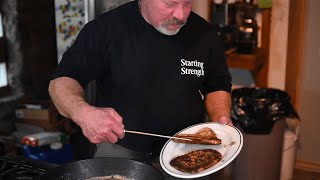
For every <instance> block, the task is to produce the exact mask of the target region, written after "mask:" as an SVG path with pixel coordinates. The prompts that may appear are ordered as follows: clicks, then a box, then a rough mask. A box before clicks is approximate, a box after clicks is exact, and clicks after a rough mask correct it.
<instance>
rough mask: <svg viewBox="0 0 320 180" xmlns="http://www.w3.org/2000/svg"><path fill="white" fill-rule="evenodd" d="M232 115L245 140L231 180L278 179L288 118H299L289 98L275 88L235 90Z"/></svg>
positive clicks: (234, 165) (235, 162) (234, 164)
mask: <svg viewBox="0 0 320 180" xmlns="http://www.w3.org/2000/svg"><path fill="white" fill-rule="evenodd" d="M231 115H232V121H233V124H234V125H235V126H236V127H238V128H239V129H240V131H241V132H242V133H243V138H244V144H243V148H242V150H241V152H240V153H239V155H238V156H237V158H236V159H235V161H234V163H233V167H232V168H233V169H232V179H233V180H279V179H280V172H281V161H282V152H283V139H284V134H285V130H286V126H287V125H286V121H285V119H286V117H292V118H296V119H299V117H298V115H297V113H296V111H295V110H294V108H293V106H292V105H291V103H290V97H289V95H288V94H287V93H286V92H284V91H281V90H278V89H272V88H257V87H250V88H249V87H245V88H239V89H234V90H233V91H232V111H231Z"/></svg>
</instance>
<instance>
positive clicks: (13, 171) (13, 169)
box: [0, 155, 58, 180]
mask: <svg viewBox="0 0 320 180" xmlns="http://www.w3.org/2000/svg"><path fill="white" fill-rule="evenodd" d="M57 166H58V165H57V164H52V163H48V162H44V161H38V160H33V159H29V158H25V157H23V156H17V155H5V156H3V157H0V180H18V179H19V180H36V179H39V177H40V176H41V175H42V174H44V173H45V172H46V170H48V169H50V168H54V167H57Z"/></svg>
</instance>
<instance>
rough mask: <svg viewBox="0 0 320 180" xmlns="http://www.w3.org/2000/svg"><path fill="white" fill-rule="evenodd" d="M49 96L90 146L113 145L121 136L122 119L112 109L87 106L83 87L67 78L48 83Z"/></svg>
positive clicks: (122, 128)
mask: <svg viewBox="0 0 320 180" xmlns="http://www.w3.org/2000/svg"><path fill="white" fill-rule="evenodd" d="M49 94H50V96H51V99H52V101H53V103H54V104H55V106H56V108H57V109H58V111H59V113H60V114H62V115H63V116H65V117H67V118H70V119H71V120H73V121H74V122H75V123H76V124H78V125H79V126H80V127H81V129H82V132H83V134H84V135H85V136H86V137H87V138H88V140H89V141H90V142H92V143H95V144H97V143H102V142H111V143H115V142H117V140H118V139H119V138H122V137H123V136H124V126H123V124H122V117H121V116H120V115H119V114H118V113H117V112H116V111H115V110H114V109H113V108H98V107H93V106H91V105H89V104H88V103H87V102H86V101H85V98H84V90H83V88H82V86H81V85H80V84H79V83H78V82H77V81H76V80H74V79H72V78H69V77H59V78H56V79H54V80H51V81H50V84H49Z"/></svg>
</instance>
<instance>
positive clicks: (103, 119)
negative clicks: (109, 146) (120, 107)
mask: <svg viewBox="0 0 320 180" xmlns="http://www.w3.org/2000/svg"><path fill="white" fill-rule="evenodd" d="M82 130H83V133H84V135H85V136H86V137H87V139H88V140H89V141H90V142H91V143H94V144H99V143H103V142H110V143H116V142H117V141H118V140H119V139H121V138H123V137H124V125H123V124H122V117H121V116H120V115H119V114H118V113H117V112H116V111H115V110H114V109H112V108H97V109H96V111H94V114H92V115H91V116H90V121H89V120H88V121H87V123H86V125H85V126H82Z"/></svg>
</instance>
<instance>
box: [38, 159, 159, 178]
mask: <svg viewBox="0 0 320 180" xmlns="http://www.w3.org/2000/svg"><path fill="white" fill-rule="evenodd" d="M111 175H120V176H123V177H126V178H128V179H139V180H150V179H152V180H164V176H163V175H162V174H161V172H160V171H158V170H157V169H155V168H154V167H152V166H151V165H148V164H145V163H142V162H139V161H135V160H130V159H123V158H96V159H86V160H81V161H76V162H72V163H68V164H65V165H61V166H58V167H55V168H53V169H49V170H48V171H47V172H46V173H45V174H44V175H43V176H41V178H40V180H42V179H43V180H51V179H52V180H54V179H69V180H78V179H87V178H92V177H103V176H111Z"/></svg>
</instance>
